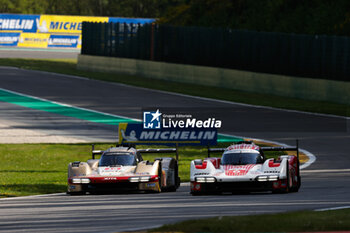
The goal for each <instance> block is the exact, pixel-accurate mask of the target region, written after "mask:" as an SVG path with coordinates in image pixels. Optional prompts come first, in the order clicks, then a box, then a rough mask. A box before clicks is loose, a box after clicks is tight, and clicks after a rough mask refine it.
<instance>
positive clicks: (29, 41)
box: [17, 33, 50, 48]
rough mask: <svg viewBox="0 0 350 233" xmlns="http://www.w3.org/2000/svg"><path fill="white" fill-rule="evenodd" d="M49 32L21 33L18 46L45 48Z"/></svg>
mask: <svg viewBox="0 0 350 233" xmlns="http://www.w3.org/2000/svg"><path fill="white" fill-rule="evenodd" d="M49 38H50V34H47V33H21V35H20V37H19V40H18V44H17V46H18V47H33V48H47V44H48V41H49Z"/></svg>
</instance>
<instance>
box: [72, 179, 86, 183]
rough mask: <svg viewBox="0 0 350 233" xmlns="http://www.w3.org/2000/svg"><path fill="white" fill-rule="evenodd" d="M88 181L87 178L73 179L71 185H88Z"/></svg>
mask: <svg viewBox="0 0 350 233" xmlns="http://www.w3.org/2000/svg"><path fill="white" fill-rule="evenodd" d="M89 183H90V179H89V178H81V179H80V178H73V179H72V184H89Z"/></svg>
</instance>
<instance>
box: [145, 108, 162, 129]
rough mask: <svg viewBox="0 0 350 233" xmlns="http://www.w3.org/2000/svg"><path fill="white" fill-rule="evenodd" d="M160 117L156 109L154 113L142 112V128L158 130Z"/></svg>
mask: <svg viewBox="0 0 350 233" xmlns="http://www.w3.org/2000/svg"><path fill="white" fill-rule="evenodd" d="M161 115H162V113H160V112H159V109H157V111H156V112H143V128H144V129H160V128H161V124H160V123H161Z"/></svg>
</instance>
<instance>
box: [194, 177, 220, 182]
mask: <svg viewBox="0 0 350 233" xmlns="http://www.w3.org/2000/svg"><path fill="white" fill-rule="evenodd" d="M195 181H196V182H198V183H214V182H215V181H216V179H215V177H196V179H195Z"/></svg>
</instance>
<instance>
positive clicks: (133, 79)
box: [0, 58, 350, 116]
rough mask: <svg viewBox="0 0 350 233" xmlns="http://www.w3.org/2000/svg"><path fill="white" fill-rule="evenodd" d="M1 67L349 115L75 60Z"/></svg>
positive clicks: (348, 109)
mask: <svg viewBox="0 0 350 233" xmlns="http://www.w3.org/2000/svg"><path fill="white" fill-rule="evenodd" d="M0 65H2V66H15V67H20V68H24V69H33V70H43V71H50V72H55V73H63V74H71V75H77V76H82V77H87V78H91V79H97V80H104V81H109V82H118V83H124V84H128V85H133V86H139V87H146V88H152V89H158V90H164V91H171V92H177V93H182V94H188V95H195V96H202V97H208V98H215V99H222V100H229V101H234V102H240V103H247V104H254V105H263V106H271V107H278V108H284V109H295V110H301V111H307V112H318V113H326V114H334V115H341V116H350V106H349V105H344V104H336V103H329V102H322V101H308V100H301V99H295V98H287V97H280V96H274V95H264V94H254V93H247V92H241V91H234V90H230V89H225V88H216V87H208V86H203V85H195V84H183V83H177V82H170V81H163V80H157V79H150V78H144V77H139V76H132V75H123V74H109V73H100V72H91V71H81V70H77V69H76V60H74V59H46V60H40V59H8V58H6V59H4V58H3V59H0Z"/></svg>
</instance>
